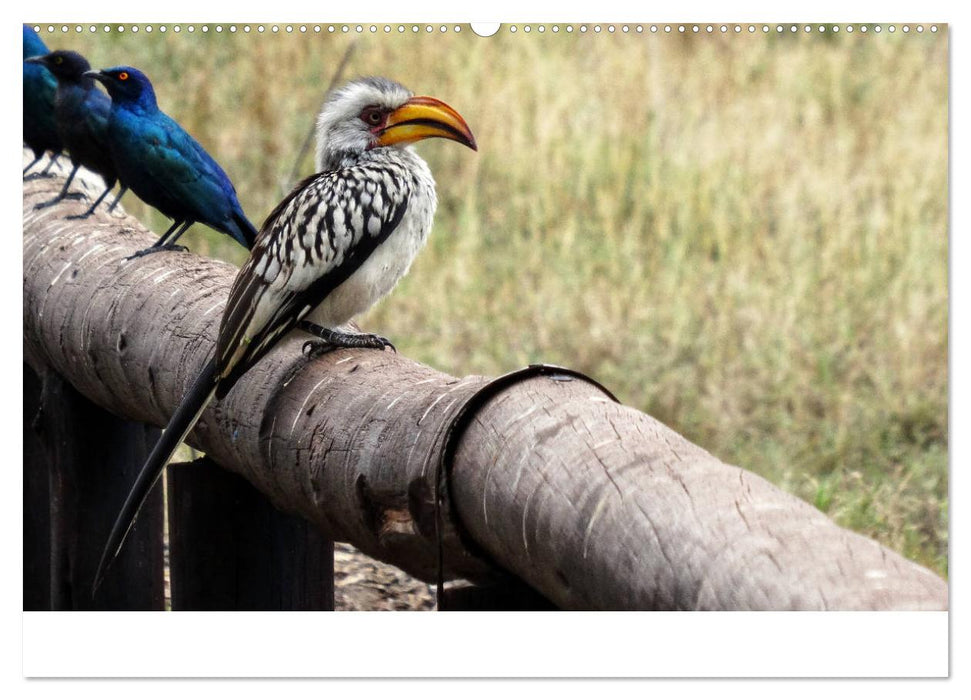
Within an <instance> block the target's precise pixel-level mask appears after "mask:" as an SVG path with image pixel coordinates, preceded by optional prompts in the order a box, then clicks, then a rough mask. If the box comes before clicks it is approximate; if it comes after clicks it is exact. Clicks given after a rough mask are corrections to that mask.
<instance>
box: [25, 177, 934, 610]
mask: <svg viewBox="0 0 971 700" xmlns="http://www.w3.org/2000/svg"><path fill="white" fill-rule="evenodd" d="M60 184H61V181H60V179H57V178H50V179H38V180H33V181H29V182H25V184H24V240H23V243H24V357H25V360H26V361H27V362H28V363H30V364H31V365H34V366H42V365H46V366H50V367H52V368H54V369H55V370H56V371H57V372H59V373H60V374H61V375H63V376H64V377H65V378H66V379H67V380H68V381H70V382H71V384H73V385H74V386H75V387H76V388H77V389H78V391H80V392H81V393H83V394H84V395H85V396H87V397H88V398H90V399H91V400H92V401H94V402H95V403H97V404H99V405H101V406H103V407H105V408H106V409H108V410H110V411H112V412H114V413H116V414H117V415H119V416H124V417H125V418H128V419H134V420H140V421H144V422H147V423H151V424H154V425H164V424H165V423H166V421H167V419H168V417H169V415H170V414H171V413H172V411H173V410H174V409H175V407H176V406H177V405H178V402H179V400H180V399H181V397H182V393H183V391H185V390H186V389H187V388H188V386H189V384H190V383H191V381H192V379H193V378H194V375H195V372H196V371H197V370H198V368H200V367H201V366H202V364H203V362H204V361H205V359H206V356H207V354H208V353H209V352H210V350H211V348H212V346H213V344H214V343H215V336H216V331H217V328H218V323H219V319H220V316H221V313H222V310H223V306H224V304H225V300H226V297H227V295H228V290H229V287H230V284H231V282H232V279H233V276H234V275H235V272H236V268H234V267H233V266H231V265H228V264H225V263H221V262H218V261H215V260H209V259H205V258H200V257H198V256H195V255H192V254H189V253H159V254H155V255H150V256H147V257H144V258H140V259H137V260H132V261H125V257H126V256H127V255H130V254H131V253H132V252H134V251H135V250H137V249H139V248H142V247H145V246H146V245H150V244H151V243H152V242H154V239H155V236H154V235H153V234H151V233H149V232H147V231H145V230H144V228H143V227H142V226H141V225H140V224H139V223H138V222H137V221H135V220H134V219H132V218H130V217H124V216H121V217H117V218H113V217H110V216H108V215H106V214H104V213H103V212H101V211H100V210H99V212H98V213H97V214H96V215H94V216H92V217H91V218H90V219H88V220H84V221H66V220H65V219H64V218H63V217H64V216H65V215H69V214H73V213H80V212H81V211H83V207H84V206H85V203H84V202H72V201H67V202H65V203H63V204H62V205H61V206H58V207H52V208H50V209H46V210H42V211H39V212H35V211H34V210H33V208H32V207H33V204H34V203H36V202H38V201H42V200H43V199H46V198H48V197H50V196H52V193H56V191H57V189H58V188H59V187H60ZM304 339H305V338H304V337H302V336H300V334H299V333H294V334H291V337H289V338H287V339H285V340H284V341H283V342H281V343H280V344H279V346H278V347H277V349H275V350H274V351H273V352H271V353H270V354H269V355H268V356H267V357H266V358H265V359H264V360H262V361H261V362H260V363H259V364H258V365H257V366H256V367H254V368H253V369H252V370H251V371H250V372H248V373H247V374H246V375H245V376H244V377H243V378H242V379H241V380H240V381H239V383H238V384H237V385H236V387H235V388H234V389H233V390H232V391H231V392H230V393H229V395H228V396H227V397H226V398H225V399H224V400H223V401H221V402H218V403H214V404H213V405H211V406H210V407H209V408H208V410H207V411H206V412H205V414H204V415H203V418H202V420H201V421H200V422H199V424H198V425H197V426H196V428H195V430H194V431H193V432H192V433H191V435H190V436H189V440H188V441H189V443H190V444H192V445H193V446H194V447H196V448H198V449H201V450H204V451H205V452H206V453H207V455H208V456H209V457H211V458H212V459H213V460H214V461H216V462H217V463H219V464H220V465H222V466H223V467H224V468H226V469H229V470H231V471H234V472H237V473H239V474H241V475H242V476H243V477H245V478H246V479H247V480H249V481H250V482H251V483H252V484H253V485H254V486H256V488H258V489H259V490H260V491H262V492H263V493H264V494H266V495H267V496H268V497H269V498H270V499H271V500H272V502H273V503H274V504H275V505H276V506H277V507H278V508H280V509H282V510H286V511H288V512H291V513H296V514H299V515H301V516H303V517H304V518H306V519H308V520H310V521H311V522H312V523H314V524H315V525H316V526H317V527H318V528H319V529H320V531H321V532H322V533H323V535H324V536H325V537H326V538H328V539H334V540H338V541H348V542H351V543H353V544H354V545H355V546H357V547H358V548H360V549H361V550H363V551H364V552H366V553H368V554H370V555H371V556H374V557H376V558H379V559H382V560H384V561H388V562H390V563H393V564H395V565H396V566H399V567H401V568H402V569H404V570H406V571H408V572H409V573H411V574H413V575H415V576H418V577H419V578H422V579H424V580H428V581H430V580H435V578H436V576H437V572H438V545H437V537H436V531H437V529H436V526H435V525H436V512H435V498H434V496H435V493H436V490H435V480H436V474H437V469H438V465H439V463H440V460H441V454H442V449H443V445H444V441H445V437H446V433H447V431H448V429H449V426H450V425H451V422H452V420H453V418H454V417H455V416H456V415H457V414H458V413H459V411H460V410H461V409H462V407H463V406H464V405H465V403H466V402H467V401H468V400H469V399H470V397H472V396H473V395H474V394H475V392H476V391H478V390H479V389H480V388H482V387H483V386H485V385H486V384H487V383H488V380H487V379H486V378H483V377H465V378H462V379H458V378H455V377H451V376H448V375H446V374H443V373H441V372H437V371H435V370H433V369H431V368H429V367H426V366H423V365H421V364H418V363H416V362H413V361H411V360H409V359H407V358H405V357H402V356H401V355H398V354H394V353H391V352H377V351H373V350H340V351H337V352H333V353H330V354H328V355H325V356H323V357H320V358H317V359H314V360H307V359H306V358H305V357H304V356H302V355H301V352H300V348H301V345H302V342H303V340H304ZM564 379H570V378H562V377H561V378H551V377H548V376H538V377H533V378H529V379H525V380H523V381H520V382H517V383H515V384H513V385H511V386H509V387H507V388H504V389H503V390H502V391H500V392H498V393H497V394H496V395H495V396H494V397H492V398H491V399H489V400H488V401H487V402H486V403H485V404H484V405H483V406H481V407H479V408H478V409H477V410H476V411H475V413H474V415H473V417H472V419H471V421H470V422H469V423H468V425H467V427H466V428H465V430H464V431H463V432H462V433H461V435H460V437H459V440H458V443H457V448H456V450H455V453H454V458H453V460H452V463H451V468H450V470H449V488H448V494H447V496H448V497H447V498H446V500H445V505H444V514H443V515H444V521H445V525H446V528H445V537H444V552H443V554H444V565H445V573H446V578H457V577H464V578H468V579H471V580H489V579H490V578H494V577H496V576H497V575H501V574H500V572H501V571H502V570H506V571H509V572H512V573H513V574H515V576H517V577H519V578H521V579H522V580H524V581H526V582H527V583H529V584H530V585H531V586H532V587H534V588H535V589H536V590H538V591H540V592H541V593H542V594H543V595H544V596H546V597H547V598H548V599H549V600H551V601H552V602H553V603H555V604H556V605H558V606H560V607H563V608H575V609H814V610H815V609H946V607H947V584H946V583H945V582H944V581H943V580H942V579H940V578H939V577H938V576H936V575H935V574H933V573H932V572H930V571H929V570H927V569H925V568H923V567H921V566H918V565H917V564H914V563H912V562H910V561H908V560H906V559H904V558H903V557H901V556H900V555H898V554H896V553H894V552H892V551H890V550H888V549H886V548H885V547H882V546H881V545H879V544H877V543H876V542H874V541H872V540H869V539H867V538H865V537H862V536H860V535H857V534H855V533H852V532H849V531H847V530H845V529H842V528H840V527H838V526H836V525H835V524H834V523H833V522H832V521H830V520H829V519H828V518H826V517H825V516H824V515H823V514H821V513H820V512H819V511H817V510H816V509H815V508H813V507H811V506H810V505H808V504H806V503H804V502H802V501H800V500H799V499H797V498H795V497H793V496H791V495H789V494H786V493H785V492H783V491H781V490H779V489H777V488H775V487H774V486H772V485H771V484H769V483H768V482H767V481H765V480H764V479H762V478H760V477H758V476H756V475H754V474H752V473H749V472H746V471H744V470H742V469H739V468H738V467H734V466H729V465H726V464H724V463H722V462H720V461H718V460H717V459H716V458H714V457H713V456H711V455H710V454H708V453H707V452H706V451H704V450H703V449H701V448H700V447H698V446H696V445H693V444H691V443H689V442H688V441H687V440H685V439H684V438H682V437H681V436H680V435H678V434H677V433H675V432H673V431H672V430H670V429H669V428H667V427H666V426H664V425H662V424H661V423H659V422H657V421H656V420H654V419H653V418H651V417H650V416H647V415H645V414H643V413H640V412H638V411H636V410H634V409H631V408H628V407H625V406H622V405H620V404H617V403H615V402H613V401H612V400H611V399H610V398H609V397H607V396H606V395H605V394H604V392H603V391H602V390H601V389H600V388H599V387H597V386H596V385H595V384H593V383H590V382H586V381H583V380H582V379H576V378H572V379H570V380H564ZM119 505H120V504H119Z"/></svg>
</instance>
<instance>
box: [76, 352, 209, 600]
mask: <svg viewBox="0 0 971 700" xmlns="http://www.w3.org/2000/svg"><path fill="white" fill-rule="evenodd" d="M215 390H216V361H215V359H210V360H209V361H208V362H206V365H205V367H203V368H202V371H201V372H200V373H199V376H198V377H197V378H196V380H195V382H194V383H193V385H192V388H191V389H189V391H188V393H186V395H185V396H184V397H183V398H182V403H181V404H179V407H178V408H177V409H175V413H174V414H172V418H171V419H170V420H169V424H168V425H167V426H166V427H165V432H164V433H162V437H161V438H159V441H158V442H157V443H156V444H155V447H154V448H153V449H152V453H151V454H150V455H149V456H148V459H147V460H146V461H145V466H143V467H142V470H141V472H139V474H138V478H137V479H135V484H134V486H132V488H131V491H129V492H128V498H126V499H125V505H124V506H122V509H121V512H120V513H119V514H118V517H117V518H116V519H115V524H114V526H112V528H111V534H110V535H109V536H108V542H107V543H106V544H105V549H104V552H103V553H102V554H101V562H100V563H99V564H98V573H97V574H95V577H94V587H93V588H92V595H93V594H94V593H95V592H96V591H97V590H98V587H99V586H100V585H101V580H102V578H103V577H104V574H105V571H106V570H107V569H108V567H109V566H111V562H113V561H114V560H115V557H116V556H117V555H118V552H119V551H120V550H121V546H122V544H124V542H125V538H126V537H127V536H128V531H129V530H131V526H132V525H133V524H134V522H135V518H136V517H137V516H138V510H139V509H140V508H141V507H142V504H143V503H144V502H145V499H146V498H148V494H149V493H150V492H151V490H152V486H153V485H154V484H155V482H156V481H157V480H158V477H159V476H160V475H161V474H162V470H163V469H164V468H165V463H166V462H168V461H169V457H171V456H172V453H173V452H175V448H176V447H178V446H179V443H180V442H182V440H183V439H185V436H186V435H188V434H189V431H190V430H192V427H193V426H194V425H195V424H196V421H198V420H199V416H201V415H202V412H203V411H204V410H205V408H206V405H207V404H208V403H209V400H210V399H211V398H212V395H213V393H214V392H215Z"/></svg>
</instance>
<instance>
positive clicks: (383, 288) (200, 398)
mask: <svg viewBox="0 0 971 700" xmlns="http://www.w3.org/2000/svg"><path fill="white" fill-rule="evenodd" d="M433 137H439V138H445V139H450V140H452V141H457V142H458V143H461V144H464V145H466V146H468V147H469V148H471V149H473V150H476V143H475V137H474V136H473V135H472V131H471V130H470V129H469V127H468V125H467V124H466V123H465V120H464V119H463V118H462V117H461V116H460V115H459V114H458V112H456V111H455V110H454V109H452V108H451V107H449V106H448V105H447V104H445V103H444V102H441V101H440V100H437V99H435V98H432V97H414V96H413V95H412V93H411V92H410V91H409V90H407V89H406V88H405V87H403V86H402V85H400V84H398V83H396V82H394V81H391V80H388V79H386V78H364V79H361V80H356V81H353V82H351V83H349V84H347V85H346V86H344V87H342V88H340V89H338V90H335V91H334V92H333V93H331V95H330V96H329V98H328V100H327V102H326V104H325V106H324V108H323V110H322V112H321V114H320V117H319V119H318V122H317V165H318V167H319V168H320V169H321V172H319V173H317V174H316V175H312V176H310V177H308V178H307V179H305V180H303V181H302V182H301V183H299V184H298V185H297V186H296V188H295V189H294V190H293V191H292V192H290V194H289V195H287V197H286V198H284V200H283V201H282V202H280V204H279V205H277V207H276V209H274V210H273V212H272V213H271V214H270V215H269V216H268V217H267V219H266V221H265V222H264V224H263V228H262V229H261V231H260V235H259V237H258V238H257V240H256V245H255V246H254V247H253V250H252V251H251V253H250V257H249V259H248V260H247V261H246V263H245V264H244V265H243V267H242V268H241V269H240V271H239V273H238V274H237V275H236V279H235V280H234V282H233V286H232V288H231V290H230V293H229V300H228V302H227V304H226V308H225V310H224V312H223V316H222V321H221V323H220V326H219V336H218V339H217V341H216V348H215V353H214V355H213V356H212V357H211V358H210V359H209V360H208V361H207V362H206V364H205V366H204V367H203V369H202V371H201V372H200V374H199V376H198V377H197V378H196V380H195V382H194V383H193V385H192V387H191V388H190V389H189V391H188V392H187V393H186V395H185V396H184V397H183V399H182V402H181V404H180V405H179V407H178V408H177V409H176V410H175V413H174V414H173V415H172V418H171V419H170V420H169V424H168V425H167V426H166V428H165V432H164V433H163V435H162V437H161V439H160V440H159V442H158V443H157V444H156V445H155V448H154V449H153V450H152V453H151V454H150V455H149V457H148V460H147V461H146V462H145V465H144V466H143V467H142V471H141V472H140V474H139V475H138V478H137V479H136V481H135V484H134V486H133V487H132V490H131V492H130V493H129V495H128V498H127V500H126V501H125V504H124V506H123V508H122V510H121V513H120V514H119V516H118V519H117V520H116V521H115V524H114V527H113V529H112V531H111V535H110V536H109V538H108V543H107V545H106V547H105V550H104V554H103V555H102V558H101V563H100V565H99V567H98V574H97V576H96V578H95V587H97V585H98V583H99V582H100V580H101V576H102V575H103V573H104V570H105V567H106V566H107V565H108V564H109V563H110V562H111V561H112V560H113V559H114V557H115V555H116V554H117V552H118V550H119V548H120V547H121V545H122V543H123V541H124V538H125V536H126V535H127V533H128V530H129V528H130V527H131V525H132V523H133V521H134V519H135V516H136V515H137V512H138V509H139V508H140V507H141V504H142V503H143V502H144V500H145V498H146V497H147V496H148V493H149V491H150V490H151V488H152V485H153V484H154V483H155V481H156V479H157V478H158V476H159V474H161V472H162V469H163V467H164V466H165V463H166V461H168V458H169V456H170V455H171V454H172V452H173V451H174V450H175V448H176V447H177V446H178V444H179V443H180V442H181V441H182V440H183V438H185V436H186V435H187V434H188V433H189V431H190V430H191V429H192V427H193V426H194V425H195V423H196V421H197V420H198V418H199V416H200V415H201V414H202V411H203V410H204V409H205V407H206V405H207V404H208V403H209V401H210V400H211V399H212V397H213V396H216V397H217V398H222V397H224V396H225V395H226V394H227V393H228V392H229V390H230V389H231V388H232V387H233V385H234V384H235V383H236V382H237V380H239V378H240V377H241V376H242V375H243V374H244V373H245V372H246V371H247V370H248V369H250V368H251V367H252V366H253V365H254V364H256V363H257V362H258V361H259V360H260V359H261V358H262V357H263V356H264V355H266V353H267V352H269V351H270V349H271V348H272V347H273V346H274V345H275V344H276V343H277V341H279V340H280V339H281V338H282V337H283V336H285V335H286V334H287V333H289V332H290V331H291V330H293V329H299V330H302V331H305V332H307V333H309V334H310V335H312V336H313V338H314V339H313V340H310V341H308V342H307V343H305V344H304V350H305V351H306V352H308V354H312V355H313V354H317V353H319V352H323V351H327V350H329V349H333V348H335V347H352V348H375V349H383V348H385V347H392V349H393V346H392V345H391V343H390V342H389V341H388V340H387V339H386V338H382V337H380V336H377V335H372V334H368V333H346V332H343V331H341V330H340V327H341V326H342V325H344V324H346V323H347V322H348V321H349V320H350V319H351V318H353V317H354V316H355V315H357V314H359V313H362V312H364V311H366V310H367V309H368V308H370V307H371V306H372V305H373V304H374V303H375V302H376V301H378V299H380V298H381V297H383V296H384V295H386V294H387V293H388V292H390V291H391V289H392V288H393V287H394V286H395V284H396V283H397V282H398V280H399V279H400V278H401V277H402V276H403V275H404V274H405V273H406V272H407V271H408V268H409V267H410V266H411V263H412V260H413V259H414V257H415V255H416V254H417V253H418V251H419V250H420V249H421V247H422V245H423V244H424V242H425V239H426V237H427V236H428V232H429V230H430V229H431V226H432V218H433V216H434V213H435V206H436V197H435V181H434V179H433V178H432V174H431V171H430V170H429V168H428V166H427V165H426V163H425V161H424V160H422V159H421V158H420V157H419V156H418V155H417V154H416V153H415V152H414V151H413V150H412V149H411V148H410V147H409V144H412V143H415V142H416V141H420V140H422V139H427V138H433Z"/></svg>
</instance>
